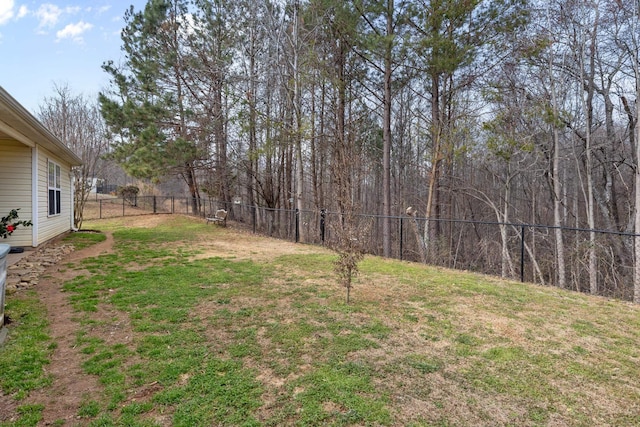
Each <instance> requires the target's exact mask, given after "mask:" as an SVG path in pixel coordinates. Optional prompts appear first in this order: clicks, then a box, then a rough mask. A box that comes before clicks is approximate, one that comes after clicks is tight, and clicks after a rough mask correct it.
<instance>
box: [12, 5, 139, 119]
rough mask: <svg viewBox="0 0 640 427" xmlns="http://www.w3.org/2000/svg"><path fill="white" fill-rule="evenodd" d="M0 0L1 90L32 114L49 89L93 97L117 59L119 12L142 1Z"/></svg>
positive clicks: (48, 94)
mask: <svg viewBox="0 0 640 427" xmlns="http://www.w3.org/2000/svg"><path fill="white" fill-rule="evenodd" d="M61 1H62V0H52V1H49V2H47V1H45V2H42V1H30V0H25V1H21V0H0V86H2V87H3V88H4V89H5V90H6V91H7V92H9V94H10V95H11V96H13V97H14V98H15V99H16V101H18V102H19V103H20V104H22V105H23V106H24V107H25V108H26V109H27V110H29V111H30V112H32V113H36V112H37V111H38V109H39V108H38V107H39V106H40V105H41V104H42V103H43V100H44V98H45V97H50V96H53V95H54V91H53V86H54V83H57V84H67V85H68V86H69V88H70V89H71V91H72V92H73V93H74V94H84V95H86V96H94V95H97V94H98V92H99V91H100V90H102V89H103V88H104V87H105V86H106V85H107V84H108V82H109V79H108V75H107V74H106V73H105V72H104V71H103V70H102V68H101V65H102V63H103V62H105V61H107V60H114V61H116V62H118V60H119V59H120V46H121V40H120V30H121V29H122V27H123V26H124V21H123V17H124V12H125V10H127V9H128V8H129V6H130V5H133V6H134V8H135V10H136V11H139V10H141V9H143V8H144V5H145V4H146V0H64V2H61Z"/></svg>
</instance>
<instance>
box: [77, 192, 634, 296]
mask: <svg viewBox="0 0 640 427" xmlns="http://www.w3.org/2000/svg"><path fill="white" fill-rule="evenodd" d="M217 209H225V210H227V212H228V213H229V214H228V220H229V221H233V222H235V223H236V224H238V225H242V226H245V227H247V228H248V229H250V230H252V231H253V232H254V233H258V234H263V235H267V236H271V237H276V238H280V239H287V240H291V241H295V242H303V243H309V244H317V245H327V246H331V245H332V244H333V243H334V242H335V241H336V237H335V234H336V232H335V225H336V224H337V222H338V221H339V220H340V215H339V213H337V212H331V211H328V210H324V209H323V210H319V211H316V210H296V209H276V208H268V207H261V206H249V205H245V204H238V203H224V202H220V201H217V200H214V199H203V200H202V203H201V205H200V211H199V212H196V213H195V214H194V213H193V208H192V203H191V199H190V198H188V197H169V196H144V197H134V198H131V199H123V198H113V199H101V200H89V201H88V202H87V203H86V206H85V210H84V219H85V220H89V219H100V218H111V217H116V216H132V215H146V214H160V213H166V214H176V213H179V214H186V215H196V216H199V217H203V218H204V217H208V216H213V214H214V212H215V211H216V210H217ZM358 217H359V218H360V219H361V220H363V221H365V222H367V223H368V226H367V227H365V228H364V229H366V230H368V232H367V233H366V235H363V236H362V243H363V246H364V248H365V250H366V252H367V253H369V254H372V255H379V256H382V254H383V247H382V239H381V237H380V236H381V235H382V234H381V230H382V220H383V219H384V218H385V217H384V216H382V215H370V214H362V215H359V216H358ZM389 219H390V220H391V222H392V227H391V230H392V236H391V244H392V254H391V256H392V257H393V258H396V259H400V260H406V261H420V260H421V259H420V248H419V244H420V243H419V241H420V238H421V235H422V232H423V231H424V229H425V226H426V222H427V218H419V217H410V216H391V217H389ZM430 221H432V222H435V223H437V228H438V229H439V233H438V238H437V239H436V241H433V242H430V245H431V246H430V248H429V251H428V259H427V262H428V263H429V264H433V265H439V266H443V267H449V268H456V269H462V270H470V271H476V272H480V273H485V274H491V275H498V276H500V275H504V276H506V277H509V278H513V279H520V280H521V281H529V282H535V283H540V284H545V285H557V278H558V277H557V276H558V274H557V271H558V257H557V254H556V246H555V238H556V237H555V230H557V229H560V230H561V233H562V238H563V242H564V247H565V251H564V253H565V265H566V267H567V268H566V283H567V287H568V288H570V289H573V290H575V291H579V292H590V289H589V270H588V264H589V252H590V249H591V247H592V244H593V245H594V246H595V250H596V253H597V259H598V263H597V276H598V277H597V282H598V292H597V293H598V294H599V295H603V296H607V297H612V298H617V299H623V300H631V299H632V297H633V259H634V255H633V239H634V237H636V235H635V234H632V233H625V232H618V231H611V230H590V229H584V228H577V227H556V226H548V225H541V224H523V223H500V222H493V221H476V220H467V219H441V218H439V219H435V220H434V219H431V220H430ZM501 233H506V242H507V244H506V248H504V249H505V250H503V245H502V241H503V240H502V239H503V238H502V234H501ZM591 233H594V235H595V241H594V242H593V243H592V241H591V239H590V234H591Z"/></svg>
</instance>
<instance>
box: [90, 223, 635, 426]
mask: <svg viewBox="0 0 640 427" xmlns="http://www.w3.org/2000/svg"><path fill="white" fill-rule="evenodd" d="M88 227H90V228H97V229H103V230H113V231H114V232H125V233H126V230H128V229H133V228H137V229H147V230H156V229H157V230H176V229H183V230H189V231H188V232H189V233H190V234H189V237H188V239H185V240H183V241H181V240H178V241H173V242H172V243H170V244H168V243H162V242H159V243H149V244H145V246H144V247H145V250H150V249H153V248H156V249H153V250H157V251H158V253H157V254H156V255H154V254H153V253H151V254H150V255H149V258H139V259H131V260H129V261H127V262H130V264H129V265H124V262H123V260H113V261H109V260H107V259H106V258H105V259H104V260H103V261H102V264H101V265H103V266H104V267H105V268H106V267H107V266H109V265H111V264H113V265H116V264H118V263H120V264H123V265H122V268H123V271H127V272H128V274H136V275H139V276H131V277H133V278H134V279H135V280H143V279H144V275H145V274H148V272H152V271H155V270H154V269H155V268H157V266H158V265H160V264H167V263H168V261H170V262H177V261H176V260H172V258H171V257H172V255H171V251H173V253H179V254H180V258H179V259H180V260H181V261H180V263H181V264H180V268H181V269H182V270H181V271H185V272H188V271H190V268H191V267H190V266H191V265H193V273H192V274H193V275H194V282H193V286H196V287H197V288H198V289H200V290H201V292H202V295H201V296H199V297H194V300H193V301H192V303H190V304H192V305H190V306H188V307H186V308H187V310H188V316H186V317H185V318H184V319H180V320H179V321H175V322H177V323H167V326H166V328H167V330H173V331H175V332H174V333H172V335H171V336H172V337H173V336H174V335H175V336H176V337H178V336H179V334H177V331H184V333H188V334H194V336H196V337H197V339H196V340H195V341H194V342H193V343H190V342H185V341H181V344H180V345H182V346H185V349H186V350H189V351H191V352H192V353H194V354H199V353H200V352H201V351H204V352H205V353H206V355H207V356H206V357H205V360H211V359H212V358H214V359H216V360H221V361H230V362H234V363H235V362H239V363H240V366H241V367H242V369H243V372H244V373H245V374H246V375H248V376H249V377H250V378H251V381H254V382H255V384H257V385H259V386H257V388H256V386H254V389H259V392H260V393H259V396H260V397H259V403H258V404H257V407H256V408H255V409H252V410H251V417H252V418H251V419H252V420H253V421H255V424H256V425H258V424H263V425H398V426H405V425H412V426H420V425H424V426H431V425H434V426H435V425H442V426H445V425H455V426H484V425H486V426H502V425H504V426H507V425H518V426H535V425H547V426H592V425H611V426H618V425H640V386H639V385H638V382H637V378H638V377H640V363H639V362H640V347H639V346H638V344H639V343H640V328H639V326H640V312H639V309H638V307H636V306H633V305H631V304H628V303H625V302H620V301H611V300H606V299H603V298H596V297H590V296H586V295H581V294H575V293H570V292H565V291H562V290H559V289H555V288H546V287H541V286H536V285H529V284H520V283H514V282H508V281H503V280H499V279H496V278H493V277H488V276H482V275H477V274H470V273H461V272H457V271H450V270H445V269H440V268H431V267H428V266H423V265H418V264H412V263H406V262H398V261H391V260H383V259H380V258H374V257H367V258H366V259H365V260H364V261H363V263H362V264H361V268H360V270H361V275H360V276H359V277H358V279H357V280H356V282H355V284H354V289H353V293H352V298H353V303H352V304H351V305H345V304H344V302H343V301H344V289H342V288H341V287H340V286H338V285H337V282H336V278H335V276H334V273H333V271H332V265H333V264H332V263H333V260H334V259H335V255H333V254H332V253H331V252H329V251H327V250H325V249H323V248H318V247H313V246H308V245H301V244H294V243H290V242H284V241H280V240H275V239H269V238H264V237H259V236H255V235H252V234H250V233H246V232H242V231H239V230H235V229H234V228H233V226H230V227H228V228H221V227H216V226H213V225H206V224H204V221H199V220H196V219H191V218H181V217H175V216H173V217H172V216H142V217H135V218H127V219H126V221H123V220H122V219H113V220H103V221H96V222H91V223H90V224H88ZM162 232H165V231H162ZM185 233H186V231H185ZM117 241H118V238H117V236H116V243H117ZM167 251H169V253H167ZM109 263H111V264H109ZM132 265H135V268H131V267H132ZM235 265H238V266H245V267H246V268H249V267H251V266H253V267H251V268H254V267H255V268H259V269H260V271H261V278H260V281H259V284H255V283H253V282H251V284H246V283H243V282H239V281H236V280H235V279H233V275H231V276H230V277H231V278H230V279H228V280H223V279H221V280H220V281H218V282H211V283H209V282H207V280H205V279H197V277H200V276H201V275H202V274H204V273H203V271H207V268H211V271H212V272H216V274H218V273H220V270H221V269H222V270H224V271H227V270H228V271H229V273H233V272H234V271H235ZM245 267H243V268H245ZM203 269H204V270H203ZM238 271H239V270H238ZM113 274H116V273H113ZM117 274H122V273H121V272H118V273H117ZM234 274H237V273H234ZM196 276H197V277H196ZM96 277H98V276H96ZM100 277H101V276H100ZM196 279H197V280H196ZM100 280H109V279H108V277H106V278H104V277H102V278H101V279H100ZM132 280H133V279H132ZM96 283H99V282H96ZM123 292H134V291H133V290H131V291H127V287H122V288H121V289H117V290H115V291H114V292H113V293H115V294H118V293H123ZM110 298H111V296H110V295H109V294H107V295H105V296H104V297H103V298H102V300H101V301H102V302H101V303H100V304H99V305H98V310H97V311H95V312H91V313H87V314H86V316H87V317H86V318H85V320H84V322H85V323H84V326H83V325H79V326H78V327H79V328H80V329H82V330H83V333H84V336H86V337H93V338H95V339H97V340H98V341H100V342H103V343H108V345H107V346H106V349H105V350H104V351H107V350H109V349H110V348H111V347H112V346H114V345H117V344H122V345H123V346H125V347H126V348H128V351H129V352H130V353H131V354H135V357H133V356H132V357H131V361H130V363H123V365H122V366H123V368H122V370H123V372H125V375H133V374H132V373H128V371H129V370H132V369H133V368H132V365H140V364H142V365H144V366H147V367H148V368H149V370H153V369H158V370H160V369H161V368H162V369H168V368H166V367H164V365H161V363H167V361H166V360H155V359H153V358H151V356H149V355H147V353H145V352H143V351H141V350H140V346H141V344H140V343H142V342H145V340H149V339H158V338H157V337H155V336H154V335H153V334H159V332H158V331H156V332H153V334H152V335H149V332H145V329H144V328H143V327H141V325H146V326H145V327H147V328H151V327H153V326H154V325H153V324H151V323H149V324H146V323H144V322H145V320H144V316H142V315H141V314H140V313H138V311H139V308H135V309H134V308H132V309H131V311H130V312H127V311H126V310H124V311H123V309H122V306H120V308H119V309H116V308H115V307H114V306H112V305H111V303H110V301H111V299H110ZM165 303H166V302H164V301H163V300H158V302H155V303H154V304H156V305H157V306H158V307H161V306H162V304H165ZM155 308H157V307H152V308H150V310H153V309H155ZM86 325H90V326H86ZM174 328H177V329H174ZM162 337H163V339H169V338H168V337H165V336H164V335H162ZM182 339H183V338H182ZM202 349H204V350H202ZM148 351H151V350H148ZM158 351H161V350H160V349H158ZM167 351H168V350H167ZM163 357H164V358H165V359H168V357H169V356H163ZM133 362H135V363H133ZM198 363H199V362H198V361H197V360H194V365H193V366H189V367H185V368H184V372H181V373H180V374H179V375H177V376H176V377H175V379H174V380H171V381H169V380H166V379H165V380H162V379H158V378H154V377H152V376H151V377H147V376H144V379H145V381H144V384H142V385H140V386H135V385H134V384H133V383H132V382H131V381H129V380H126V381H125V382H126V383H127V385H126V388H127V391H126V393H125V394H127V395H128V396H129V397H127V398H126V399H125V400H124V403H122V405H130V404H131V402H133V401H134V400H135V401H143V402H148V403H150V402H156V401H159V400H160V397H164V398H166V396H167V395H170V394H171V393H178V391H183V390H184V389H187V388H188V387H189V385H190V384H192V383H193V382H195V381H197V379H198V378H199V375H201V372H202V370H203V369H204V368H203V366H202V365H199V364H198ZM152 368H153V369H152ZM136 375H142V374H141V373H140V372H136ZM150 384H151V385H150ZM154 396H155V397H154ZM134 398H135V399H134ZM154 399H155V400H154ZM184 399H187V400H188V399H189V397H188V396H187V397H183V400H184ZM183 404H184V403H179V402H175V403H171V404H164V406H163V405H159V404H157V403H155V404H153V409H151V410H150V411H149V413H148V414H147V415H146V416H145V415H141V417H142V418H140V419H147V420H148V419H155V420H156V423H158V424H161V425H170V424H171V423H179V422H178V421H179V420H181V419H182V418H180V417H181V416H182V415H181V414H182V412H183V409H182V406H181V405H183ZM208 410H210V411H211V412H210V416H211V417H212V418H211V419H218V418H216V417H217V416H218V415H216V414H217V412H216V411H217V409H215V408H212V409H208ZM113 417H114V418H115V419H116V420H118V418H117V416H115V415H113ZM211 419H209V420H210V421H211ZM124 420H125V418H124V415H122V416H121V418H119V422H120V424H122V423H124ZM176 420H178V421H176ZM253 421H252V422H253ZM218 422H219V423H220V424H227V425H229V424H234V423H233V422H230V421H227V422H224V421H218ZM116 424H118V422H117V421H116Z"/></svg>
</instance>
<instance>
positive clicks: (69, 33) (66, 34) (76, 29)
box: [56, 21, 93, 43]
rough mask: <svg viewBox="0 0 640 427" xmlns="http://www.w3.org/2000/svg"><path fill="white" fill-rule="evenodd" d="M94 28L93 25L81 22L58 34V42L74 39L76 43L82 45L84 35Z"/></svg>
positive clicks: (65, 28) (67, 27)
mask: <svg viewBox="0 0 640 427" xmlns="http://www.w3.org/2000/svg"><path fill="white" fill-rule="evenodd" d="M92 28H93V25H92V24H89V23H88V22H84V21H80V22H78V23H77V24H69V25H67V26H66V27H64V28H63V29H62V30H60V31H58V32H57V33H56V41H60V40H63V39H72V40H73V41H74V42H76V43H82V42H83V38H82V34H84V33H86V32H87V31H89V30H90V29H92Z"/></svg>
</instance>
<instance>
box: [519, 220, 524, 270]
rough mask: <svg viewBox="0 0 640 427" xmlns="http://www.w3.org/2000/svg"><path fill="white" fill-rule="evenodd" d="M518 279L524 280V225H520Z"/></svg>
mask: <svg viewBox="0 0 640 427" xmlns="http://www.w3.org/2000/svg"><path fill="white" fill-rule="evenodd" d="M520 281H521V282H524V225H521V226H520Z"/></svg>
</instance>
